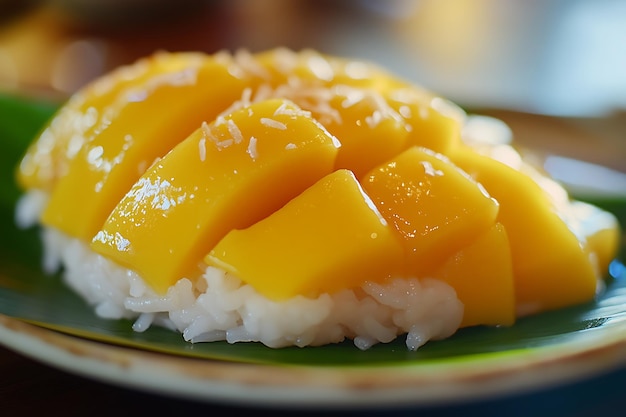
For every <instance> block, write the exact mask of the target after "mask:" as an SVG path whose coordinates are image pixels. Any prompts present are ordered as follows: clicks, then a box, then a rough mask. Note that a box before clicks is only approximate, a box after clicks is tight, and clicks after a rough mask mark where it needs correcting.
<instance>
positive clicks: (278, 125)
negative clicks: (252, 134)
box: [261, 117, 287, 130]
mask: <svg viewBox="0 0 626 417" xmlns="http://www.w3.org/2000/svg"><path fill="white" fill-rule="evenodd" d="M261 124H262V125H263V126H267V127H271V128H273V129H279V130H285V129H287V125H286V124H284V123H283V122H279V121H278V120H274V119H270V118H267V117H262V118H261Z"/></svg>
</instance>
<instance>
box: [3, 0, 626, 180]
mask: <svg viewBox="0 0 626 417" xmlns="http://www.w3.org/2000/svg"><path fill="white" fill-rule="evenodd" d="M276 46H286V47H290V48H293V49H301V48H315V49H318V50H320V51H322V52H325V53H330V54H338V55H345V56H349V57H354V58H360V59H366V60H370V61H374V62H377V63H379V64H381V65H383V66H385V67H387V68H388V69H390V70H391V71H393V72H395V73H397V74H399V75H400V76H402V77H404V78H407V79H409V80H411V81H414V82H417V83H419V84H422V85H424V86H425V87H427V88H429V89H431V90H433V91H436V92H438V93H440V94H441V95H443V96H445V97H447V98H450V99H451V100H453V101H455V102H457V103H458V104H460V105H461V106H464V107H466V108H469V109H481V110H483V109H484V110H485V111H487V112H489V113H490V114H493V115H495V116H498V117H501V118H503V119H505V121H506V122H507V123H509V124H510V125H512V127H514V128H517V126H518V125H519V126H523V127H524V128H525V129H526V130H528V129H530V132H526V133H524V132H522V133H521V135H526V136H527V137H528V138H529V140H530V141H531V142H532V141H535V142H541V143H542V145H545V143H552V142H553V141H549V142H546V140H547V139H546V138H548V139H550V138H552V137H554V136H555V135H557V134H560V135H566V136H568V138H569V139H568V142H567V144H574V147H572V149H574V148H575V149H577V150H578V151H579V152H580V153H582V154H585V155H587V156H588V157H590V158H591V159H592V160H593V159H594V152H597V149H596V148H597V146H595V145H593V146H592V145H589V144H590V143H592V144H593V143H595V144H597V143H602V142H598V141H602V140H603V138H602V137H598V134H597V130H598V129H597V127H598V125H599V123H598V121H600V123H601V125H602V126H603V128H604V131H605V132H604V133H603V135H608V136H610V137H611V138H612V139H613V140H612V142H611V143H612V145H611V146H613V147H615V146H618V147H620V148H619V149H618V150H617V151H618V152H617V155H619V158H617V157H613V158H614V159H611V156H610V155H609V161H608V162H607V161H603V162H604V163H606V164H608V165H612V166H616V167H623V166H624V165H626V164H624V162H623V156H624V155H626V148H625V146H626V133H625V132H626V121H625V120H626V117H625V116H624V114H625V112H624V109H626V1H623V0H526V1H519V0H386V1H385V0H379V1H377V0H345V1H332V0H264V1H252V0H229V1H225V0H222V1H219V0H176V1H172V0H48V1H44V0H0V93H2V92H5V93H7V92H8V93H11V94H15V93H17V94H22V95H30V96H36V97H44V98H49V99H52V100H63V99H64V98H66V97H67V96H68V95H69V94H71V93H72V92H74V91H76V89H78V88H80V87H81V86H82V85H84V84H85V83H87V82H89V81H90V80H92V79H93V78H95V77H97V76H99V75H101V74H103V73H105V72H107V71H109V70H110V69H112V68H114V67H116V66H118V65H121V64H127V63H131V62H133V61H134V60H136V59H137V58H139V57H141V56H144V55H148V54H151V53H152V52H154V51H157V50H169V51H176V50H199V51H205V52H208V53H213V52H216V51H218V50H221V49H229V50H235V49H237V48H246V49H248V50H250V51H253V52H254V51H258V50H264V49H269V48H274V47H276ZM489 109H491V110H489ZM529 115H532V117H533V118H532V122H533V123H534V124H530V125H529V123H528V121H529V119H528V117H529ZM539 116H561V117H565V118H567V120H568V121H574V122H575V124H574V125H568V126H563V125H562V123H561V119H558V120H556V121H555V119H553V118H543V119H542V118H540V117H539ZM0 117H1V115H0ZM538 117H539V118H538ZM581 118H582V119H583V120H584V121H585V123H584V124H580V123H577V122H578V121H579V120H581ZM537 121H539V122H545V123H546V124H545V125H544V126H542V128H541V132H542V133H541V134H538V132H537V131H536V130H532V128H533V126H536V122H537ZM555 123H556V124H555ZM607 126H608V128H607ZM564 128H565V131H563V129H564ZM546 129H547V130H546ZM568 129H569V130H568ZM514 130H515V129H514ZM518 136H519V135H518ZM616 138H617V141H616V140H614V139H616ZM560 146H561V148H559V149H558V151H559V152H564V151H565V152H567V149H569V148H570V147H569V146H568V147H566V148H565V150H563V149H562V148H563V146H562V145H560ZM614 153H615V152H614ZM602 158H606V155H603V156H602ZM598 159H600V157H598ZM624 169H626V168H624Z"/></svg>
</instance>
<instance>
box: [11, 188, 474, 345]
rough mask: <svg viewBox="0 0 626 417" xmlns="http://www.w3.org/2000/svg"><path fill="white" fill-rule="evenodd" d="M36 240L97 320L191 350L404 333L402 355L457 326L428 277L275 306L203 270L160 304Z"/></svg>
mask: <svg viewBox="0 0 626 417" xmlns="http://www.w3.org/2000/svg"><path fill="white" fill-rule="evenodd" d="M40 200H41V198H40V197H37V198H33V197H32V196H31V195H30V194H28V193H27V194H25V196H24V197H22V200H21V202H20V204H19V205H18V213H17V216H20V215H21V213H19V212H28V211H29V210H30V211H31V212H32V211H37V209H38V208H40V207H41V202H40ZM31 204H39V206H38V207H31ZM28 217H32V214H29V216H28ZM42 235H43V236H42V242H43V245H44V253H45V261H44V262H45V264H46V265H45V268H46V269H47V270H48V271H51V269H53V268H56V267H59V266H61V267H62V268H63V279H64V281H65V283H66V284H67V285H68V286H69V287H70V288H71V289H73V290H74V291H75V292H76V293H78V294H79V295H80V296H81V297H82V298H83V299H85V301H86V302H87V303H88V304H89V305H91V306H93V308H94V309H95V312H96V314H97V315H98V316H100V317H103V318H108V319H120V318H127V319H134V320H135V322H134V325H133V329H134V330H135V331H138V332H141V331H145V330H146V329H148V328H149V327H150V326H153V325H156V326H162V327H166V328H170V329H172V330H175V331H178V332H180V333H181V334H182V336H183V338H184V340H186V341H189V342H192V343H198V342H212V341H218V340H225V341H227V342H229V343H237V342H261V343H263V344H265V345H267V346H269V347H272V348H278V347H284V346H294V345H295V346H300V347H303V346H319V345H325V344H329V343H338V342H341V341H343V340H345V339H346V338H348V339H352V340H353V341H354V344H355V345H356V346H357V347H358V348H359V349H362V350H365V349H368V348H370V347H371V346H373V345H374V344H376V343H381V342H382V343H387V342H390V341H392V340H394V339H395V338H396V337H398V336H399V335H405V334H406V345H407V348H408V349H410V350H416V349H417V348H419V347H420V346H422V345H423V344H425V343H426V342H428V341H429V340H435V339H443V338H446V337H449V336H451V335H452V334H454V333H455V331H456V330H457V329H458V327H459V325H460V323H461V320H462V317H463V304H462V303H461V302H460V301H459V300H458V298H457V296H456V293H455V291H454V289H453V288H452V287H450V286H449V285H447V284H445V283H444V282H442V281H439V280H435V279H431V278H419V279H418V278H396V279H393V280H390V282H388V283H385V284H377V283H372V282H365V283H364V284H363V285H362V286H361V287H360V288H357V289H355V290H343V291H340V292H337V293H334V294H322V295H320V296H319V297H317V298H315V299H311V298H305V297H302V296H296V297H294V298H291V299H288V300H286V301H282V302H275V301H272V300H269V299H267V298H265V297H264V296H262V295H260V294H259V293H258V292H257V291H256V290H255V289H254V288H253V287H252V286H250V285H247V284H245V283H242V281H241V280H239V278H237V277H236V276H233V275H231V274H228V273H226V272H225V271H223V270H220V269H217V268H215V267H206V266H204V267H202V268H203V269H202V268H201V269H199V274H198V277H192V278H191V279H189V278H182V279H180V280H179V281H178V282H177V283H176V284H175V285H173V286H172V287H171V288H170V289H169V290H168V291H167V293H166V294H165V295H159V294H156V293H155V292H154V291H152V289H151V288H150V287H149V286H148V285H146V283H145V282H144V281H143V280H142V278H141V277H140V276H139V275H137V274H136V273H135V272H133V271H131V270H128V269H125V268H122V267H120V266H118V265H116V264H114V263H113V262H111V261H109V260H108V259H106V258H104V257H103V256H101V255H99V254H96V253H95V252H93V251H91V249H90V248H89V246H88V245H87V244H85V243H84V242H82V241H80V240H78V239H74V238H69V237H67V236H66V235H64V234H63V233H61V232H59V231H57V230H55V229H52V228H43V229H42Z"/></svg>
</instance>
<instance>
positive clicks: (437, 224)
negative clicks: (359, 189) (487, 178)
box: [362, 147, 498, 275]
mask: <svg viewBox="0 0 626 417" xmlns="http://www.w3.org/2000/svg"><path fill="white" fill-rule="evenodd" d="M362 184H363V188H364V189H365V191H366V192H367V194H368V195H369V196H370V197H371V198H372V200H373V201H374V203H375V204H376V206H377V207H378V208H379V210H380V212H381V213H382V215H383V217H385V219H387V221H388V222H389V223H390V224H392V225H393V226H394V227H395V229H396V230H397V232H398V233H399V235H400V236H401V238H402V240H403V242H404V246H405V252H406V264H407V273H408V274H410V275H413V274H419V273H424V272H427V271H431V270H432V269H433V268H436V267H437V266H438V265H439V264H440V263H441V262H443V261H444V260H445V259H446V258H447V257H448V256H450V255H451V254H453V253H454V252H456V251H457V250H459V249H461V248H462V247H464V246H466V245H467V244H468V243H469V242H471V241H472V240H474V239H475V238H476V237H477V236H478V235H479V234H481V233H483V232H485V231H487V230H488V229H489V228H490V227H491V226H492V225H493V224H494V223H495V219H496V216H497V214H498V204H497V202H496V201H495V200H494V199H493V198H491V197H490V196H489V194H487V192H486V191H485V189H484V188H483V187H482V186H480V185H479V184H477V183H476V181H474V180H473V179H472V178H470V177H469V176H468V175H467V174H466V173H465V172H463V171H461V170H460V169H459V168H457V167H456V166H455V165H453V164H452V163H451V162H450V161H449V160H448V159H447V158H446V157H445V156H443V155H441V154H438V153H435V152H433V151H430V150H428V149H426V148H419V147H413V148H410V149H408V150H406V151H404V152H403V153H401V154H400V155H398V156H396V157H394V158H393V159H391V160H390V161H388V162H386V163H385V164H383V165H381V166H379V167H377V168H375V169H373V170H372V171H370V172H369V173H368V174H367V175H366V176H365V178H364V179H363V181H362Z"/></svg>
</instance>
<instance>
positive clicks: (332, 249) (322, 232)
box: [205, 170, 403, 300]
mask: <svg viewBox="0 0 626 417" xmlns="http://www.w3.org/2000/svg"><path fill="white" fill-rule="evenodd" d="M402 256H403V255H402V246H401V245H400V243H399V241H398V240H397V237H396V236H395V233H394V231H393V230H392V229H391V228H390V227H389V226H388V225H387V223H386V221H385V220H384V219H383V218H382V216H381V215H380V213H379V212H378V210H377V209H376V208H375V206H374V204H373V203H372V202H371V200H370V199H369V197H367V195H365V193H364V192H363V190H362V188H361V186H360V185H359V182H358V181H357V179H356V178H355V176H354V174H353V173H351V172H350V171H348V170H338V171H335V172H333V173H332V174H330V175H328V176H326V177H324V178H322V179H321V180H319V181H318V182H317V183H315V184H314V185H312V186H311V187H310V188H308V189H307V190H305V191H304V192H302V194H300V195H299V196H297V197H295V198H294V199H293V200H291V201H290V202H289V203H287V204H286V205H285V206H284V207H282V208H281V209H280V210H278V211H276V212H275V213H273V214H272V215H270V216H269V217H267V218H265V219H263V220H261V221H259V222H258V223H255V224H253V225H252V226H250V227H248V228H246V229H243V230H232V231H231V232H229V233H228V234H227V235H226V236H225V237H224V238H223V239H222V240H221V241H220V242H219V243H218V244H217V245H216V246H215V248H213V249H212V250H211V251H210V252H209V254H208V255H207V256H206V257H205V262H207V263H208V264H209V265H214V266H217V267H219V268H222V269H224V270H226V271H228V272H230V273H233V274H235V275H236V276H238V277H239V278H240V279H241V280H242V281H243V282H245V283H248V284H250V285H251V286H253V287H254V288H255V289H256V290H257V291H258V292H259V293H261V294H262V295H264V296H266V297H267V298H270V299H272V300H284V299H287V298H291V297H294V296H296V295H303V296H305V297H316V296H318V295H320V294H323V293H333V292H336V291H339V290H342V289H351V288H355V287H358V286H360V285H361V284H362V283H363V282H365V281H374V282H380V281H382V280H384V279H386V278H387V277H388V276H389V275H390V274H393V273H394V272H398V271H399V269H398V267H399V265H400V263H401V261H402Z"/></svg>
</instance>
